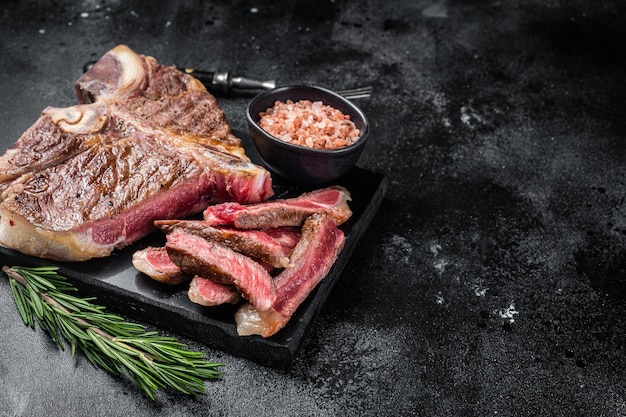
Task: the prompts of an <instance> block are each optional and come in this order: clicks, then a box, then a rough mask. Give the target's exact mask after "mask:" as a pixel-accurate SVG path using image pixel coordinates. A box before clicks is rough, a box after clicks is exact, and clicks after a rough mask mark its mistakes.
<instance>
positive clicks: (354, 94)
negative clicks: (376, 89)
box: [336, 86, 372, 100]
mask: <svg viewBox="0 0 626 417" xmlns="http://www.w3.org/2000/svg"><path fill="white" fill-rule="evenodd" d="M336 93H337V94H339V95H341V96H344V97H345V98H347V99H348V100H353V99H357V98H369V97H370V96H371V95H372V87H371V86H366V87H358V88H351V89H347V90H339V91H336Z"/></svg>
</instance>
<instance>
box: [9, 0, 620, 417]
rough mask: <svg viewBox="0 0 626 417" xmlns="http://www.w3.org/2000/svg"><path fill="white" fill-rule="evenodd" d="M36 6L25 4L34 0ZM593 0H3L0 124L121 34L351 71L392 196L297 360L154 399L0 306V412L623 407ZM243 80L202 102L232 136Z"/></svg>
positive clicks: (323, 75)
mask: <svg viewBox="0 0 626 417" xmlns="http://www.w3.org/2000/svg"><path fill="white" fill-rule="evenodd" d="M40 3H41V4H40ZM625 11H626V10H625V6H624V5H623V3H622V2H620V1H618V0H610V1H604V2H595V1H589V0H587V1H583V0H579V1H452V0H449V1H445V0H440V1H427V0H424V1H404V2H402V1H383V0H367V1H359V2H357V1H340V0H336V1H320V2H314V1H303V0H297V1H285V2H270V1H257V2H249V1H231V2H224V1H221V2H216V1H215V2H201V1H180V2H166V1H152V2H142V1H138V0H137V1H130V2H122V1H107V0H102V1H88V0H83V1H77V2H70V1H53V2H43V1H41V2H36V1H8V2H5V6H4V7H3V8H2V10H1V11H0V94H1V97H0V120H1V122H0V123H1V126H2V129H1V131H0V140H1V141H2V149H3V150H4V149H6V147H8V146H9V145H10V144H12V143H13V142H14V141H15V140H16V139H17V138H18V137H19V135H20V134H21V133H22V132H23V131H24V130H25V129H26V128H27V127H28V126H29V125H30V124H31V123H32V122H33V121H34V120H35V119H36V118H37V116H38V115H39V113H40V112H41V110H43V108H44V107H46V106H48V105H51V106H67V105H71V104H75V102H76V99H75V96H74V91H73V82H74V81H75V80H76V79H77V78H78V77H79V76H80V74H81V73H82V66H83V64H84V63H85V62H86V61H89V60H92V59H96V58H98V57H99V56H101V55H102V54H103V53H105V52H106V51H107V50H109V49H110V48H112V47H113V46H115V45H116V44H118V43H125V44H128V45H129V46H130V47H131V48H133V49H134V50H136V51H137V52H139V53H143V54H147V55H152V56H154V57H156V58H157V59H158V60H159V61H160V62H162V63H166V64H176V65H180V66H195V67H198V68H205V69H229V70H231V71H233V72H238V73H241V74H245V75H248V76H251V77H258V78H260V79H268V78H276V79H277V80H278V81H279V82H280V83H284V84H286V83H295V82H306V83H314V84H318V85H322V86H325V87H331V88H337V89H339V88H344V87H354V86H357V85H362V84H370V85H372V86H373V87H374V95H373V96H372V97H371V98H370V99H368V100H360V101H359V102H358V104H359V105H360V106H361V107H362V108H363V110H364V111H365V112H366V114H368V116H369V117H370V119H371V122H372V123H373V127H374V133H373V135H372V139H371V143H370V144H369V145H368V148H367V149H366V152H365V154H364V155H363V157H362V159H361V160H360V163H359V165H360V166H362V167H364V168H366V169H369V170H372V171H376V172H380V173H383V174H385V175H386V176H387V177H388V179H389V191H388V194H387V198H386V199H385V201H384V202H383V204H382V206H381V208H380V211H379V213H378V215H377V217H376V218H375V219H374V222H373V224H372V225H371V227H370V229H369V231H368V232H367V233H366V235H365V236H364V238H363V240H362V241H361V243H360V245H359V246H358V247H357V249H356V251H355V253H354V256H353V258H352V260H351V261H350V263H349V264H348V266H347V267H346V269H345V270H344V273H343V275H342V277H341V279H340V280H339V282H338V284H337V286H336V287H335V289H334V291H333V293H332V294H331V297H330V298H329V300H328V302H327V303H326V306H325V308H324V309H323V310H322V312H321V314H320V316H319V318H318V320H317V321H316V323H315V325H314V326H313V329H312V331H311V333H310V334H309V337H308V339H307V341H306V342H305V344H304V346H303V350H302V352H301V355H300V357H299V359H298V360H297V361H296V363H295V364H294V367H293V369H292V370H291V371H289V372H281V371H276V370H272V369H269V368H266V367H263V366H260V365H256V364H253V363H251V362H249V361H247V360H245V359H240V358H237V357H235V356H230V355H228V354H226V353H223V352H220V351H219V350H214V349H211V348H208V347H205V346H202V345H200V344H198V343H196V342H195V341H193V340H185V341H186V342H188V343H189V344H190V346H191V347H192V348H194V349H200V350H204V351H206V352H207V357H209V358H210V359H214V360H219V361H225V362H226V363H227V366H226V367H225V369H224V370H225V375H224V378H223V379H222V380H220V381H210V382H207V384H206V386H207V394H206V395H203V396H200V397H199V398H197V399H195V400H193V399H189V398H187V397H184V396H180V395H176V394H172V393H169V392H160V393H159V394H158V395H157V399H156V401H150V400H149V399H147V397H145V396H144V395H143V394H142V393H141V392H140V391H138V390H137V388H136V387H135V386H134V385H133V384H131V383H130V382H128V381H127V380H126V379H115V378H112V377H110V376H109V375H108V374H106V373H104V372H103V371H101V370H98V369H95V368H94V367H92V366H91V365H90V364H89V363H88V361H87V360H86V359H85V358H84V357H82V356H80V355H78V356H77V358H76V359H73V358H71V357H70V354H69V352H68V351H61V350H59V349H57V348H56V346H55V345H54V344H53V343H52V342H51V341H50V339H49V338H48V336H47V335H46V334H45V333H43V332H42V331H41V330H36V331H33V330H31V329H28V328H26V327H25V326H24V325H23V324H22V323H21V322H20V319H19V316H18V314H17V312H16V310H15V308H14V304H13V301H12V299H11V296H10V292H9V286H8V282H7V280H6V279H1V280H0V309H1V310H0V416H22V415H23V416H43V415H45V416H57V415H58V416H83V415H93V416H100V415H101V416H109V415H133V416H185V415H224V416H225V415H240V416H242V415H243V416H245V415H249V416H261V415H268V416H270V415H271V416H274V415H311V416H313V415H315V416H318V415H319V416H334V415H343V416H357V415H358V416H360V415H425V416H426V415H428V416H430V415H432V416H451V415H457V416H460V415H467V416H487V415H498V416H524V415H528V416H530V415H541V416H589V415H593V416H623V415H626V390H625V383H624V375H625V371H626V358H625V357H624V354H625V353H626V352H625V350H626V349H625V346H624V343H625V335H626V332H625V328H626V323H625V320H624V319H625V318H626V248H625V246H624V243H625V241H626V216H625V214H626V205H625V197H626V192H625V187H624V183H625V182H626V178H625V174H626V166H625V164H624V162H625V158H626V154H625V152H626V145H625V141H624V135H625V133H626V122H625V120H626V118H625V117H624V104H623V103H624V99H625V94H626V86H625V85H624V83H625V81H626V71H625V70H626V68H625V67H626V54H625V47H626V29H624V28H625V27H626V26H624V18H625V17H626V13H625ZM249 99H250V97H245V96H239V97H219V101H220V105H221V107H222V108H223V109H224V111H225V113H226V115H227V117H228V119H229V121H230V123H231V124H232V126H233V128H234V129H235V130H244V128H245V118H244V111H245V106H246V104H247V102H248V101H249Z"/></svg>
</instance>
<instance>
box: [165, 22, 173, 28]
mask: <svg viewBox="0 0 626 417" xmlns="http://www.w3.org/2000/svg"><path fill="white" fill-rule="evenodd" d="M170 26H172V22H170V21H169V20H168V21H167V22H165V27H166V28H168V27H170Z"/></svg>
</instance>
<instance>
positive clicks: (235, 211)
mask: <svg viewBox="0 0 626 417" xmlns="http://www.w3.org/2000/svg"><path fill="white" fill-rule="evenodd" d="M349 200H350V193H349V192H348V190H346V189H345V188H343V187H340V186H332V187H327V188H322V189H319V190H315V191H311V192H309V193H304V194H302V195H301V196H299V197H295V198H290V199H282V200H272V201H267V202H263V203H257V204H249V205H245V206H244V205H241V204H238V203H222V204H216V205H213V206H209V207H208V208H207V209H206V210H205V211H204V220H206V221H207V222H208V223H209V224H211V225H214V226H216V225H229V226H235V227H238V228H242V229H248V228H253V229H264V228H268V227H275V226H300V225H302V224H303V223H304V220H305V219H306V217H307V216H309V215H311V214H313V213H317V212H319V211H324V212H327V213H328V214H329V215H330V217H331V219H332V220H333V221H334V222H335V224H336V225H340V224H342V223H344V222H345V221H346V220H348V219H349V218H350V216H352V211H351V210H350V208H349V207H348V201H349Z"/></svg>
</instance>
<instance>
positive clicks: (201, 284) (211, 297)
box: [187, 276, 241, 307]
mask: <svg viewBox="0 0 626 417" xmlns="http://www.w3.org/2000/svg"><path fill="white" fill-rule="evenodd" d="M187 295H188V296H189V299H190V300H191V302H193V303H196V304H200V305H203V306H207V307H213V306H218V305H222V304H237V303H238V302H239V301H241V294H240V293H239V291H238V290H237V288H235V286H233V285H228V284H220V283H219V282H216V281H214V280H212V279H211V278H204V277H199V276H195V277H194V278H193V279H192V280H191V283H190V284H189V291H187Z"/></svg>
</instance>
